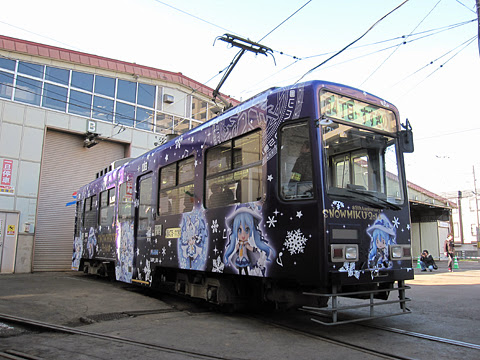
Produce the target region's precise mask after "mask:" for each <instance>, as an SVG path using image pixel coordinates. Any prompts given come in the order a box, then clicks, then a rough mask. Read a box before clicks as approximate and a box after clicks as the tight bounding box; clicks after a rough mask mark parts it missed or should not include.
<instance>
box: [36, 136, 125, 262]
mask: <svg viewBox="0 0 480 360" xmlns="http://www.w3.org/2000/svg"><path fill="white" fill-rule="evenodd" d="M83 140H84V137H82V136H79V135H73V134H68V133H63V132H59V131H54V130H48V131H47V135H46V139H45V146H44V150H43V158H42V168H41V175H40V189H39V196H38V206H37V224H36V229H35V248H34V261H33V270H34V271H59V270H69V269H70V267H71V263H72V249H73V231H74V222H75V206H73V205H72V206H65V204H66V203H68V202H70V201H73V200H74V199H73V198H72V194H73V193H74V192H75V191H77V190H78V189H79V188H80V187H81V186H82V185H85V184H86V183H88V182H90V181H92V180H94V179H95V174H96V173H97V172H98V171H99V170H101V169H102V168H105V167H107V166H108V165H109V164H110V163H111V162H113V161H114V160H117V159H120V158H123V157H125V150H126V146H125V145H124V144H119V143H114V142H109V141H100V142H99V143H98V144H97V145H95V146H93V147H91V148H90V149H87V148H85V147H83Z"/></svg>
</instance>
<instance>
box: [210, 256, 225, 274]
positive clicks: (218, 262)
mask: <svg viewBox="0 0 480 360" xmlns="http://www.w3.org/2000/svg"><path fill="white" fill-rule="evenodd" d="M224 268H225V264H224V263H222V259H221V258H220V255H219V256H218V257H217V258H216V259H213V268H212V272H216V273H223V269H224Z"/></svg>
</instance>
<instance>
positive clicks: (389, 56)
mask: <svg viewBox="0 0 480 360" xmlns="http://www.w3.org/2000/svg"><path fill="white" fill-rule="evenodd" d="M441 2H442V0H438V2H437V3H436V4H435V5H434V6H433V8H432V10H430V11H429V12H428V14H427V15H426V16H425V17H424V18H423V19H422V20H421V21H420V22H419V23H418V24H417V26H415V28H414V29H413V30H412V31H411V32H410V35H411V34H412V33H413V32H414V31H415V30H416V29H418V27H419V26H420V25H421V24H422V23H423V22H424V21H425V19H426V18H427V17H429V16H430V14H431V13H432V12H433V10H435V8H436V7H437V6H438V4H440V3H441ZM410 35H408V36H407V39H408V37H409V36H410ZM401 45H403V43H401V44H399V45H398V46H397V47H396V48H395V49H394V50H393V52H392V53H391V54H390V55H388V56H387V57H386V59H385V60H383V61H382V63H381V64H380V65H378V66H377V68H376V69H375V70H373V72H372V73H371V74H370V75H368V76H367V78H366V79H365V80H363V82H362V83H361V84H360V86H362V85H363V84H365V83H366V82H367V81H368V80H369V79H370V78H371V77H372V76H373V75H374V74H375V73H376V72H377V71H378V70H379V69H380V68H381V67H382V66H383V65H384V64H385V63H386V62H387V61H388V59H390V58H391V57H392V56H393V55H394V54H395V53H396V52H397V51H398V49H400V46H401Z"/></svg>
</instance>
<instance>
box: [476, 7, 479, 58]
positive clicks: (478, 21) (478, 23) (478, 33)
mask: <svg viewBox="0 0 480 360" xmlns="http://www.w3.org/2000/svg"><path fill="white" fill-rule="evenodd" d="M476 2H477V21H478V51H479V53H480V0H476Z"/></svg>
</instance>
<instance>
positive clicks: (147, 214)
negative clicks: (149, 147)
mask: <svg viewBox="0 0 480 360" xmlns="http://www.w3.org/2000/svg"><path fill="white" fill-rule="evenodd" d="M152 182H153V177H152V173H149V174H146V175H143V176H142V177H141V178H139V179H138V183H137V186H138V187H137V197H136V203H137V204H138V206H137V207H136V208H135V227H134V228H135V248H136V249H138V250H137V260H136V266H137V268H140V267H141V268H142V270H144V271H145V279H142V280H144V282H147V281H149V277H150V270H151V269H150V268H149V262H147V261H145V263H142V265H140V264H139V258H143V257H144V256H145V257H146V254H147V252H148V251H149V250H150V247H151V245H152V244H151V242H152V236H153V234H152V226H153V214H154V213H155V206H154V204H153V202H154V201H153V196H152V185H153V184H152ZM146 258H147V257H146Z"/></svg>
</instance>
